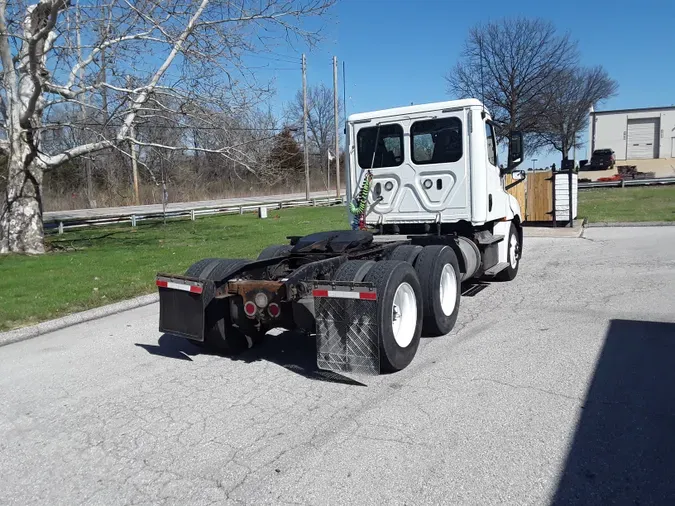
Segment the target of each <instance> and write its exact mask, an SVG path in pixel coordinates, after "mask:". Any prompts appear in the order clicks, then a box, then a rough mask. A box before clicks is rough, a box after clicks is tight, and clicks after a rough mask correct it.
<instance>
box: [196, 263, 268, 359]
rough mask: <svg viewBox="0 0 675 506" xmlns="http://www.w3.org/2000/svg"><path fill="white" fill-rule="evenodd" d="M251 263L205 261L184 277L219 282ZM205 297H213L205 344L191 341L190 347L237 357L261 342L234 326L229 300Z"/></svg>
mask: <svg viewBox="0 0 675 506" xmlns="http://www.w3.org/2000/svg"><path fill="white" fill-rule="evenodd" d="M249 262H250V260H245V259H243V258H237V259H225V258H205V259H204V260H200V261H199V262H197V263H195V264H193V265H191V266H190V267H189V268H188V270H187V271H185V275H186V276H191V277H195V278H199V279H203V280H210V281H215V280H220V279H223V278H224V277H225V276H229V275H230V274H232V273H233V272H234V271H236V270H238V269H240V268H242V267H243V266H244V265H246V264H247V263H249ZM206 296H209V297H211V300H209V301H207V305H206V308H207V309H206V316H205V317H206V324H205V331H204V341H194V340H190V342H191V343H193V344H195V345H197V346H199V347H201V348H204V349H207V350H209V351H211V352H214V353H217V354H219V355H236V354H237V353H241V352H242V351H245V350H247V349H249V348H250V347H251V346H253V344H255V343H256V342H258V341H259V340H260V339H261V336H259V335H257V334H256V333H255V332H251V333H250V334H252V335H249V336H247V335H246V334H245V333H244V332H242V331H241V330H240V329H239V328H237V327H235V326H234V325H232V318H231V314H230V310H231V308H230V298H225V299H215V298H213V294H211V295H206Z"/></svg>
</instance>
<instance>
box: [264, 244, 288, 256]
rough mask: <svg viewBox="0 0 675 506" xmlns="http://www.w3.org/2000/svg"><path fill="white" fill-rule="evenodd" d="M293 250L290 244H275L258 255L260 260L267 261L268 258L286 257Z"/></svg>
mask: <svg viewBox="0 0 675 506" xmlns="http://www.w3.org/2000/svg"><path fill="white" fill-rule="evenodd" d="M291 249H293V246H291V245H290V244H273V245H272V246H267V248H265V249H264V250H262V251H261V252H260V255H258V260H267V259H268V258H274V257H284V256H288V254H289V253H290V252H291Z"/></svg>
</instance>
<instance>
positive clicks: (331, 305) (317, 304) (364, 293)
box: [312, 282, 380, 375]
mask: <svg viewBox="0 0 675 506" xmlns="http://www.w3.org/2000/svg"><path fill="white" fill-rule="evenodd" d="M312 295H313V296H314V311H315V319H316V362H317V366H318V367H319V369H324V370H327V371H334V372H338V373H353V374H367V375H377V374H379V373H380V340H379V326H378V324H377V293H376V291H375V288H374V287H373V285H372V284H370V283H350V282H334V283H331V284H330V285H326V284H325V282H324V283H321V282H318V283H314V290H313V293H312Z"/></svg>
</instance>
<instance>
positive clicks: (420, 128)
mask: <svg viewBox="0 0 675 506" xmlns="http://www.w3.org/2000/svg"><path fill="white" fill-rule="evenodd" d="M410 139H411V143H412V161H413V162H414V163H416V164H418V165H423V164H429V163H452V162H456V161H457V160H459V159H460V158H462V122H461V121H460V120H459V118H440V119H431V120H425V121H417V122H415V123H413V125H412V127H411V128H410Z"/></svg>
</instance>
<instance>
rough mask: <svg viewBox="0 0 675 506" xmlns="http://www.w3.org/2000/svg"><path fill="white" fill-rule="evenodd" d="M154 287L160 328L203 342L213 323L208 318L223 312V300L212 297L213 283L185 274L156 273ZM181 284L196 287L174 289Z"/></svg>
mask: <svg viewBox="0 0 675 506" xmlns="http://www.w3.org/2000/svg"><path fill="white" fill-rule="evenodd" d="M157 286H158V289H159V331H160V332H165V333H168V334H174V335H177V336H181V337H186V338H188V339H192V340H194V341H204V338H205V336H206V332H207V331H208V329H209V328H211V327H213V326H214V323H215V322H214V321H211V320H213V319H214V317H216V315H220V314H221V313H222V312H223V310H222V305H223V304H224V301H223V300H219V299H214V297H213V296H214V294H215V286H214V283H213V282H212V281H203V280H197V279H195V278H188V277H185V276H167V275H158V277H157ZM180 286H183V287H185V286H196V287H199V290H198V291H197V292H191V291H189V290H185V289H182V288H176V287H180ZM216 306H218V307H216Z"/></svg>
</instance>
